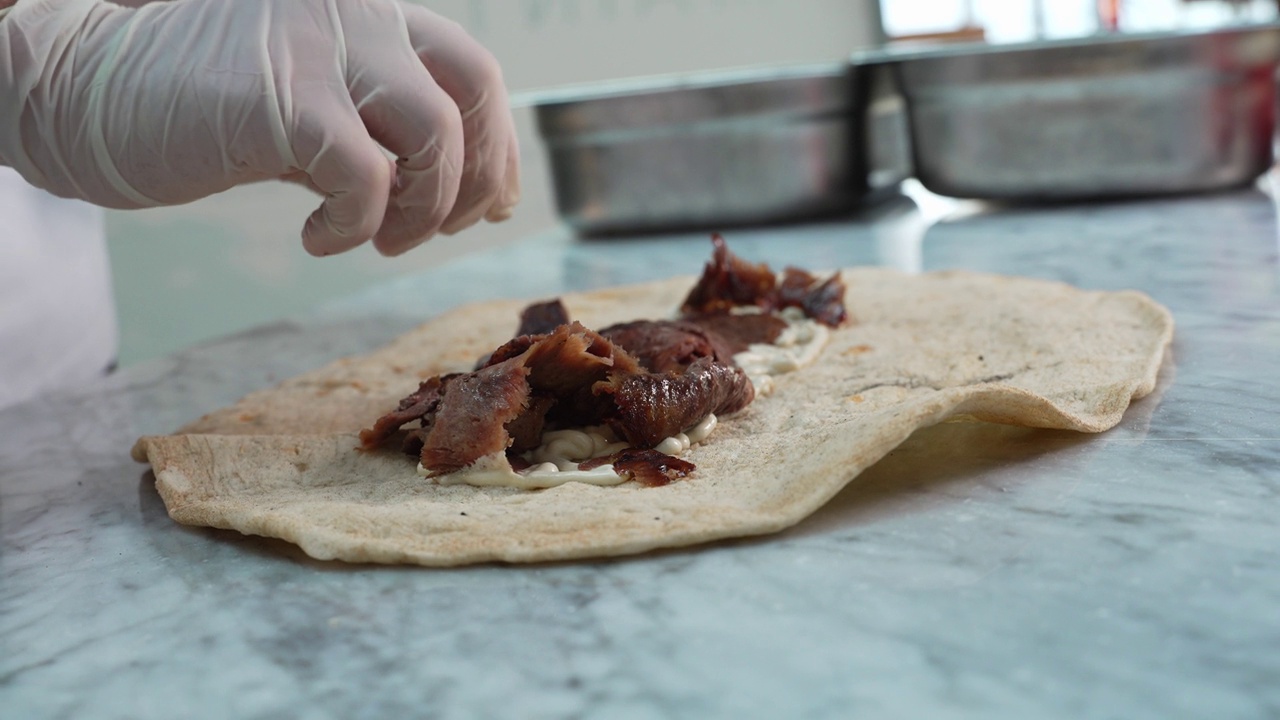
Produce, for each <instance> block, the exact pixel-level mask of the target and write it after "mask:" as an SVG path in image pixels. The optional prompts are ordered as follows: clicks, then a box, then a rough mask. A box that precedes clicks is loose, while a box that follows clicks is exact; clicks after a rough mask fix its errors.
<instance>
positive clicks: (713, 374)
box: [595, 358, 755, 448]
mask: <svg viewBox="0 0 1280 720" xmlns="http://www.w3.org/2000/svg"><path fill="white" fill-rule="evenodd" d="M595 391H596V392H597V393H600V394H605V395H609V396H611V397H612V399H613V403H614V405H615V406H616V408H617V413H616V415H615V416H614V417H611V418H606V420H607V422H608V423H609V425H610V426H611V427H612V428H613V430H614V432H616V433H618V434H619V435H621V436H622V437H625V438H626V439H627V442H629V443H631V445H632V446H634V447H638V448H651V447H653V446H655V445H657V444H658V443H660V442H662V441H663V440H665V439H667V438H669V437H671V436H673V435H676V434H677V433H680V432H683V431H684V430H686V429H688V428H691V427H693V426H694V425H695V424H696V423H697V422H698V421H699V420H701V419H702V418H704V417H706V416H707V415H709V414H711V413H715V414H716V415H728V414H730V413H735V412H737V411H739V410H741V409H743V408H745V407H746V406H747V405H749V404H750V403H751V401H752V399H754V398H755V388H754V387H752V385H751V380H749V379H748V378H747V374H746V373H745V372H743V371H742V368H740V367H738V366H736V365H728V364H725V363H719V362H714V361H712V360H710V359H709V358H701V359H699V360H697V361H695V362H694V363H693V364H692V365H690V366H689V367H687V368H684V369H682V370H676V371H671V372H665V373H635V374H632V375H621V374H618V375H612V376H610V378H609V380H607V381H605V382H601V383H597V384H596V386H595Z"/></svg>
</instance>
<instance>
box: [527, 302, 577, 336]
mask: <svg viewBox="0 0 1280 720" xmlns="http://www.w3.org/2000/svg"><path fill="white" fill-rule="evenodd" d="M568 324H569V311H568V310H566V309H565V307H564V303H562V302H560V298H556V299H555V300H548V301H546V302H540V303H533V304H532V305H530V306H528V307H526V308H525V309H524V311H523V312H521V313H520V327H519V328H518V329H517V330H516V337H520V336H521V335H546V334H547V333H549V332H551V331H552V330H555V329H556V328H558V327H560V326H561V325H568Z"/></svg>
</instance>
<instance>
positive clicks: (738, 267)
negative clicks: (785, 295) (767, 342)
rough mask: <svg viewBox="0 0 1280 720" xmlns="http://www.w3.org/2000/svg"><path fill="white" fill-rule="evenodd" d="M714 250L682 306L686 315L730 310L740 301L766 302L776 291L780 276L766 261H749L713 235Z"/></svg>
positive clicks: (744, 303) (754, 303)
mask: <svg viewBox="0 0 1280 720" xmlns="http://www.w3.org/2000/svg"><path fill="white" fill-rule="evenodd" d="M711 244H712V245H714V246H715V250H714V251H713V252H712V253H711V259H710V260H708V261H707V264H706V267H704V268H703V270H702V277H701V278H699V279H698V282H697V283H696V284H695V285H694V286H693V289H692V290H690V291H689V294H688V296H686V297H685V299H684V304H682V305H681V306H680V311H681V312H682V313H684V314H686V315H691V314H705V313H715V312H724V311H728V310H729V309H731V308H734V307H738V306H740V305H747V306H750V305H763V304H764V303H765V302H767V301H768V299H769V298H770V297H772V295H773V289H774V286H775V285H776V284H777V277H776V276H775V275H774V274H773V271H772V270H770V269H769V266H768V265H766V264H764V263H758V264H757V263H750V262H747V261H746V260H743V259H742V258H740V257H738V256H737V255H734V254H733V253H731V252H729V246H728V245H727V244H725V241H724V238H723V237H721V236H720V234H719V233H716V234H714V235H712V236H711Z"/></svg>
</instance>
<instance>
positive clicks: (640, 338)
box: [600, 320, 785, 372]
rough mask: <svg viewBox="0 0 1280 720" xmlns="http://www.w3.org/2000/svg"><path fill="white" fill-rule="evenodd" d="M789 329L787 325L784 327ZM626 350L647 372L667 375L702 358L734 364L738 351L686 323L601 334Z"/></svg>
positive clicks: (652, 323)
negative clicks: (665, 373) (734, 356)
mask: <svg viewBox="0 0 1280 720" xmlns="http://www.w3.org/2000/svg"><path fill="white" fill-rule="evenodd" d="M784 325H785V323H784ZM600 334H601V335H603V336H604V337H606V338H608V339H609V341H610V342H612V343H614V344H615V345H617V346H619V347H621V348H622V349H624V350H626V351H627V353H628V354H629V355H631V356H632V357H634V358H635V359H636V360H637V361H638V362H639V363H640V365H641V366H642V367H644V369H645V370H648V371H650V372H667V371H669V370H679V369H681V368H685V367H688V366H689V365H692V364H693V363H694V361H696V360H698V359H700V358H710V359H712V360H715V361H717V362H724V363H732V362H733V353H734V350H733V349H732V348H731V347H730V346H729V345H728V344H727V343H725V342H724V341H723V340H722V339H721V338H720V337H719V336H718V335H716V334H715V333H712V332H708V331H707V329H706V328H704V327H703V326H702V325H700V324H698V323H692V322H684V321H682V320H636V321H634V322H628V323H619V324H618V325H611V326H609V327H607V328H605V329H603V330H601V331H600Z"/></svg>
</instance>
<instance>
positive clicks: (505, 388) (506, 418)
mask: <svg viewBox="0 0 1280 720" xmlns="http://www.w3.org/2000/svg"><path fill="white" fill-rule="evenodd" d="M522 359H523V358H522V357H517V358H512V359H510V360H507V361H506V362H501V363H498V364H497V365H490V366H489V367H487V368H484V369H482V370H477V371H476V372H473V373H468V374H466V375H463V376H461V377H459V378H457V379H456V380H454V381H453V382H450V383H449V385H448V387H447V388H446V391H445V392H444V393H443V394H442V395H441V396H440V403H439V405H438V406H437V407H436V410H435V412H434V414H432V415H431V416H430V417H429V418H424V419H423V424H424V425H426V424H428V423H429V424H430V425H431V430H430V431H429V432H428V433H427V436H426V438H425V439H424V442H423V445H422V453H421V456H420V458H419V460H420V462H421V463H422V466H423V467H424V468H426V469H427V470H428V471H430V473H431V474H432V475H440V474H444V473H448V472H453V471H454V470H460V469H462V468H464V467H466V466H468V465H470V464H471V463H473V462H475V461H476V460H478V459H480V458H481V457H484V456H485V455H491V454H493V453H497V452H503V451H505V450H506V449H507V447H508V446H509V445H510V442H511V436H510V435H508V434H507V429H506V424H507V423H508V422H511V421H512V420H515V419H516V418H517V417H519V415H520V414H521V413H522V412H523V411H524V410H525V409H526V408H527V407H528V403H529V383H528V382H527V381H526V379H525V378H526V377H527V376H528V375H529V369H528V368H527V367H525V366H524V363H523V362H521V360H522Z"/></svg>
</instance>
